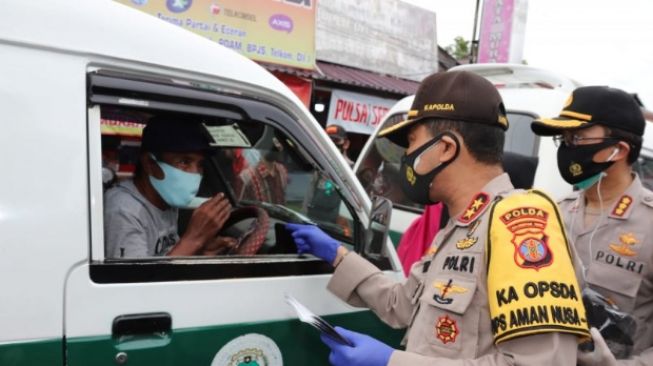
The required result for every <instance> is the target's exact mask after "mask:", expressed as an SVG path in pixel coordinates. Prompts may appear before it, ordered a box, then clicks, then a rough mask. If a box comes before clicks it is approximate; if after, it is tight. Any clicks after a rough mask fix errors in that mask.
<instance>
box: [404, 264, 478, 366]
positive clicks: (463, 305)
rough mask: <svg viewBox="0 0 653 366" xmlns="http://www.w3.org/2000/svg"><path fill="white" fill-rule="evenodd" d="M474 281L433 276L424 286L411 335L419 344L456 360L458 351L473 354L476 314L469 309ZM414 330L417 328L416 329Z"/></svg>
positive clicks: (474, 350)
mask: <svg viewBox="0 0 653 366" xmlns="http://www.w3.org/2000/svg"><path fill="white" fill-rule="evenodd" d="M475 293H476V279H474V278H467V279H466V278H461V277H457V276H456V277H452V276H440V277H436V278H435V279H434V280H433V281H432V282H431V283H426V284H425V288H424V292H423V293H422V296H421V297H420V311H419V314H418V315H417V317H416V319H415V322H414V323H413V326H414V327H418V329H419V330H418V331H416V332H414V333H413V334H415V335H416V336H417V338H418V339H416V340H414V341H416V342H420V343H422V344H429V345H431V346H436V347H438V349H439V351H438V355H442V356H446V357H454V356H455V357H456V358H460V351H461V350H463V351H464V353H465V354H470V355H472V356H473V355H475V353H476V345H477V341H476V340H477V337H478V319H479V313H480V312H479V311H477V309H473V306H470V305H471V304H472V300H473V299H474V295H475ZM416 330H417V329H416Z"/></svg>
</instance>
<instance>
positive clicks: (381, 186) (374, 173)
mask: <svg viewBox="0 0 653 366" xmlns="http://www.w3.org/2000/svg"><path fill="white" fill-rule="evenodd" d="M405 119H406V113H396V114H393V115H391V116H390V117H388V118H387V119H386V121H385V122H384V124H383V127H382V128H387V127H389V126H392V125H394V124H397V123H399V122H401V121H403V120H405ZM405 151H406V149H404V148H403V147H401V146H399V145H397V144H395V143H393V142H392V141H390V140H389V139H387V138H385V137H376V138H375V139H374V142H373V143H372V145H371V147H370V148H369V149H368V150H367V151H366V152H365V153H364V154H365V155H364V156H362V157H361V158H360V159H362V160H361V164H360V165H359V167H358V170H357V171H356V176H357V177H358V179H359V180H360V182H361V184H362V185H363V187H364V188H365V192H367V194H368V195H369V196H370V197H371V196H373V195H378V196H383V197H385V198H388V199H389V200H390V201H392V203H393V205H395V206H396V207H402V208H404V209H406V208H408V209H418V210H421V209H422V208H423V205H420V204H417V203H414V202H412V201H411V200H410V199H408V197H406V196H405V195H404V193H403V191H402V190H401V187H400V186H399V181H400V179H399V178H400V177H399V173H400V168H401V157H402V156H403V155H404V153H405Z"/></svg>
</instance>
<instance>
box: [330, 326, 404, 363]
mask: <svg viewBox="0 0 653 366" xmlns="http://www.w3.org/2000/svg"><path fill="white" fill-rule="evenodd" d="M336 330H337V331H338V333H340V335H342V336H343V337H345V338H347V339H348V340H349V341H351V343H353V344H354V347H349V346H347V345H344V344H341V343H338V342H337V341H334V340H333V339H331V338H329V336H327V335H325V334H322V335H321V336H320V338H322V342H324V344H326V345H327V346H329V348H331V354H330V355H329V362H330V363H331V365H333V366H386V365H387V364H388V362H389V361H390V356H391V355H392V352H394V349H393V348H392V347H390V346H388V345H387V344H385V343H383V342H380V341H378V340H376V339H374V338H372V337H370V336H368V335H365V334H360V333H356V332H352V331H351V330H347V329H344V328H341V327H336Z"/></svg>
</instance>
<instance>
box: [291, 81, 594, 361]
mask: <svg viewBox="0 0 653 366" xmlns="http://www.w3.org/2000/svg"><path fill="white" fill-rule="evenodd" d="M408 118H409V119H408V120H406V121H403V122H401V123H399V124H397V125H394V126H392V127H389V128H388V129H386V130H384V131H381V133H380V136H387V137H388V138H390V139H392V140H393V141H394V142H396V143H398V144H400V145H401V146H405V147H407V150H406V155H405V156H404V157H403V160H402V178H403V179H402V182H401V184H402V186H403V190H404V191H405V193H406V194H407V195H408V196H409V197H410V198H411V199H412V200H414V201H416V202H420V203H423V204H429V203H434V202H437V201H442V202H443V203H444V204H445V205H446V206H447V208H448V210H449V212H450V213H451V219H450V220H449V222H448V223H447V225H446V226H445V227H444V228H443V229H442V230H440V231H439V232H438V234H437V235H436V237H435V239H434V242H433V245H432V247H431V249H430V250H429V251H428V252H427V254H426V255H425V256H424V257H423V258H422V260H421V261H419V262H417V263H415V264H414V265H413V267H412V268H411V273H410V275H409V277H408V278H407V279H406V280H405V282H396V281H395V279H393V278H389V277H387V276H385V275H384V274H383V273H382V272H381V271H380V270H379V269H377V268H376V267H375V266H373V265H372V264H371V263H369V262H368V261H366V260H365V259H364V258H362V257H361V256H359V255H358V254H356V253H353V252H351V251H348V250H347V249H346V248H345V247H343V246H342V245H340V243H338V242H337V241H336V240H334V239H332V238H331V237H329V236H328V235H326V234H325V233H324V232H322V231H320V230H319V229H318V228H317V227H315V226H311V225H295V224H288V225H287V227H288V229H289V230H291V231H292V232H293V233H292V235H293V237H294V238H295V242H296V244H297V246H298V249H299V251H300V252H308V253H311V254H314V255H315V256H317V257H320V258H322V259H324V260H325V261H327V262H329V263H331V264H333V265H334V266H335V273H334V275H333V277H332V279H331V281H330V283H329V285H328V288H329V290H330V291H331V292H333V293H334V294H335V295H337V296H338V297H340V298H341V299H343V300H345V301H347V302H348V303H349V304H351V305H354V306H365V307H369V308H371V309H372V310H373V311H374V312H375V313H376V314H377V315H378V316H379V317H380V318H381V319H382V320H384V321H385V322H386V323H387V324H389V325H390V326H392V327H395V328H407V333H406V337H405V340H404V342H405V350H399V349H393V348H392V347H390V346H388V345H386V344H384V343H382V342H379V341H378V340H376V339H374V338H371V337H369V336H367V335H364V334H360V333H357V332H353V331H350V330H347V329H343V328H337V329H338V330H339V332H340V333H341V334H342V335H343V336H344V337H345V338H348V339H349V340H350V341H351V342H352V343H353V345H354V346H353V347H350V346H347V345H342V344H340V343H338V342H336V341H333V340H332V339H330V338H328V337H326V336H323V337H322V339H323V341H324V343H326V344H327V345H328V346H329V347H330V348H331V354H330V357H329V360H330V362H331V363H332V364H333V365H337V366H344V365H359V366H360V365H365V366H381V365H410V366H420V365H424V366H426V365H463V364H465V365H574V364H575V363H576V348H577V343H578V338H579V337H589V331H588V328H587V323H586V319H585V313H584V309H583V306H582V302H581V298H580V296H581V294H580V289H579V287H578V283H577V281H576V277H575V275H574V269H573V266H572V258H571V254H570V251H569V247H568V245H567V242H566V238H565V236H564V230H563V229H562V224H561V222H560V221H559V215H558V212H557V206H556V205H555V203H553V202H552V201H551V200H550V199H549V198H548V197H547V196H546V195H545V194H543V193H541V192H537V191H517V190H515V189H514V188H513V186H512V184H511V183H510V179H509V177H508V175H507V174H506V173H504V172H503V169H502V167H501V155H502V151H503V143H504V135H505V130H506V129H507V127H508V121H507V119H506V116H505V109H504V106H503V102H502V100H501V97H500V96H499V94H498V92H497V90H496V89H495V88H494V86H493V85H492V84H491V83H490V82H488V81H487V80H485V79H484V78H482V77H480V76H478V75H475V74H472V73H469V72H465V71H457V72H446V73H437V74H433V75H431V76H429V77H427V78H426V79H424V81H422V83H421V84H420V87H419V89H418V91H417V94H416V96H415V101H414V103H413V106H412V108H411V111H410V112H409V113H408Z"/></svg>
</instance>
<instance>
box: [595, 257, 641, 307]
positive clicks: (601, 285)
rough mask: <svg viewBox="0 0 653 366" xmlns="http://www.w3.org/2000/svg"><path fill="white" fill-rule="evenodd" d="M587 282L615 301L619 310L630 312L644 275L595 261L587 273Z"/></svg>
mask: <svg viewBox="0 0 653 366" xmlns="http://www.w3.org/2000/svg"><path fill="white" fill-rule="evenodd" d="M587 283H589V284H590V285H591V286H592V288H594V289H596V290H597V291H599V292H600V293H601V294H602V295H603V296H605V297H607V298H608V299H610V300H611V301H612V302H614V303H615V304H616V305H617V306H618V307H619V310H621V311H624V312H627V313H630V312H632V311H633V309H634V307H635V301H636V299H637V292H638V291H639V286H640V285H641V283H642V277H641V275H639V274H637V273H634V272H631V271H627V270H625V269H622V268H619V267H615V266H614V265H609V264H603V263H598V262H593V263H592V265H591V266H590V268H589V270H588V273H587Z"/></svg>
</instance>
